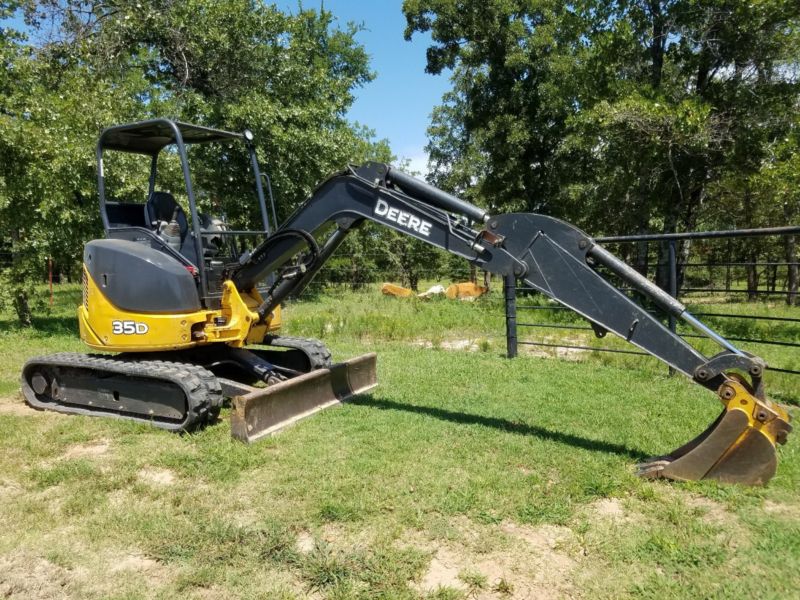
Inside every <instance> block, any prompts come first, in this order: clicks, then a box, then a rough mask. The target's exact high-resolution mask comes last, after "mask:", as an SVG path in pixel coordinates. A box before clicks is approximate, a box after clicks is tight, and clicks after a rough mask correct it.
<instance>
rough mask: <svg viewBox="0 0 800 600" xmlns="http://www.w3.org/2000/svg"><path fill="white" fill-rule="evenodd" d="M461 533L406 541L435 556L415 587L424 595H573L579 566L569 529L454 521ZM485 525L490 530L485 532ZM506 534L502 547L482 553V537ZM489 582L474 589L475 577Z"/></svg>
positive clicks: (537, 599)
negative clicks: (441, 591)
mask: <svg viewBox="0 0 800 600" xmlns="http://www.w3.org/2000/svg"><path fill="white" fill-rule="evenodd" d="M454 527H456V528H457V529H459V530H460V531H461V533H462V534H463V535H465V537H464V539H463V540H462V542H463V543H458V542H457V541H449V540H448V541H442V540H433V541H432V540H421V539H420V535H419V534H411V535H409V536H406V537H405V538H404V539H405V542H406V543H410V544H411V545H414V546H416V547H417V548H419V549H421V550H423V551H426V552H429V553H430V554H431V559H430V563H429V565H428V568H427V570H426V571H425V573H424V574H423V575H422V577H421V578H420V579H419V581H416V582H414V583H413V584H412V587H413V588H414V589H415V590H416V591H417V592H419V593H421V594H427V593H430V592H433V591H435V590H437V589H438V588H453V589H456V590H461V591H463V592H468V593H469V597H470V598H476V599H478V600H489V599H499V598H526V599H532V600H540V599H549V598H569V597H572V596H573V595H574V589H573V585H572V583H571V573H572V571H573V570H574V569H575V567H576V566H577V564H578V557H577V556H578V553H577V552H573V548H574V547H575V546H576V540H575V536H574V534H573V533H572V531H571V530H570V529H568V528H566V527H559V526H556V525H541V526H537V527H532V526H528V525H519V524H517V523H512V522H508V521H507V522H504V523H502V524H500V525H499V526H485V527H480V526H476V525H473V527H472V528H471V529H470V530H468V531H464V524H463V523H461V522H459V523H456V524H454ZM483 529H486V531H483ZM488 537H493V538H498V537H500V538H504V539H505V543H504V544H502V547H499V546H498V547H496V548H493V549H491V550H488V551H483V550H484V548H482V547H481V545H480V544H481V541H482V540H485V539H487V538H488ZM476 576H477V577H478V578H479V579H483V580H484V581H485V585H482V586H480V587H475V584H474V580H475V577H476Z"/></svg>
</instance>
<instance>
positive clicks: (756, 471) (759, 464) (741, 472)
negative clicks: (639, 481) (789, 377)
mask: <svg viewBox="0 0 800 600" xmlns="http://www.w3.org/2000/svg"><path fill="white" fill-rule="evenodd" d="M719 396H720V398H721V399H722V402H723V404H724V405H725V409H724V410H723V411H722V414H720V415H719V417H717V419H716V420H715V421H714V422H713V423H712V424H711V425H710V426H709V427H708V429H706V430H705V431H704V432H703V433H701V434H700V435H699V436H697V437H696V438H695V439H693V440H692V441H690V442H688V443H687V444H684V445H683V446H681V447H680V448H678V449H677V450H675V451H673V452H672V453H670V454H668V455H667V456H661V457H658V458H654V459H651V460H650V461H648V462H646V463H642V464H640V465H639V466H638V474H639V475H640V476H642V477H649V478H659V477H664V478H667V479H674V480H677V481H697V480H701V479H714V480H716V481H720V482H723V483H742V484H745V485H763V484H766V483H767V482H768V481H769V480H770V479H772V476H773V475H774V474H775V469H776V468H777V465H778V459H777V456H776V454H775V444H784V443H786V438H787V436H788V435H789V433H790V432H791V431H792V426H791V425H790V424H789V421H790V420H791V417H790V416H789V414H788V413H787V412H786V411H785V410H784V409H783V408H781V407H780V406H778V405H777V404H774V403H773V402H770V401H769V400H761V399H759V398H756V397H755V396H754V395H753V394H752V393H751V392H750V390H749V389H747V387H746V385H745V384H744V383H742V382H740V381H735V380H729V381H727V382H726V383H725V384H723V385H722V386H721V387H720V391H719Z"/></svg>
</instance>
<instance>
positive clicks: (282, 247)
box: [232, 163, 791, 484]
mask: <svg viewBox="0 0 800 600" xmlns="http://www.w3.org/2000/svg"><path fill="white" fill-rule="evenodd" d="M366 220H369V221H373V222H375V223H379V224H381V225H384V226H386V227H389V228H391V229H394V230H395V231H398V232H400V233H402V234H405V235H410V236H412V237H415V238H417V239H420V240H422V241H424V242H427V243H429V244H431V245H433V246H436V247H438V248H441V249H442V250H445V251H447V252H450V253H453V254H456V255H458V256H461V257H463V258H465V259H466V260H468V261H469V262H471V263H472V264H474V265H475V266H476V267H478V268H480V269H482V270H485V271H488V272H490V273H494V274H498V275H503V276H505V275H513V276H514V277H516V278H517V279H519V280H521V281H522V282H524V284H525V285H527V286H529V287H532V288H534V289H536V290H538V291H539V292H541V293H543V294H545V295H547V296H549V297H550V298H552V299H553V300H556V301H558V302H560V303H561V304H563V305H564V306H567V307H569V308H571V309H572V310H574V311H575V312H577V313H578V314H580V315H581V316H583V317H584V318H586V319H587V320H588V321H589V322H590V323H591V324H592V326H593V328H594V329H595V331H596V332H598V334H599V335H605V333H607V332H611V333H613V334H615V335H617V336H619V337H621V338H622V339H624V340H626V341H627V342H629V343H631V344H633V345H635V346H637V347H639V348H641V349H642V350H644V351H645V352H647V353H648V354H650V355H652V356H654V357H656V358H658V359H660V360H661V361H663V362H664V363H666V364H667V365H669V366H670V367H672V368H673V369H675V370H676V371H678V372H680V373H682V374H684V375H686V376H687V377H689V378H691V379H692V380H693V381H695V382H696V383H698V384H700V385H702V386H703V387H705V388H708V389H709V390H711V391H713V392H715V393H716V394H717V395H718V397H719V399H720V401H721V402H722V404H723V412H722V414H721V415H720V417H719V418H718V419H717V421H716V422H715V423H713V424H712V425H711V426H710V427H709V428H708V429H707V430H706V431H704V432H703V433H702V434H701V435H700V436H698V437H697V438H696V439H694V440H692V441H691V442H689V443H688V444H685V445H684V446H682V447H681V448H679V449H677V450H676V451H674V452H672V453H670V454H668V455H665V456H661V457H658V458H654V459H653V460H651V461H649V462H647V463H645V464H643V465H640V466H639V473H640V474H641V475H643V476H646V477H666V478H671V479H684V480H694V479H704V478H707V479H717V480H720V481H726V482H738V483H748V484H762V483H766V482H767V481H768V480H769V479H770V478H771V477H772V476H773V474H774V472H775V468H776V465H777V459H776V455H775V444H779V443H784V442H785V441H786V437H787V436H788V434H789V432H790V431H791V425H790V424H789V421H790V417H789V415H788V413H787V412H786V411H785V410H784V409H783V408H781V407H780V406H778V405H776V404H775V403H773V402H771V401H769V400H768V399H767V398H766V396H765V394H764V386H763V382H762V377H763V373H764V370H765V368H766V365H765V363H764V362H763V361H762V360H761V359H759V358H757V357H755V356H752V355H750V354H748V353H746V352H743V351H741V350H739V349H738V348H736V347H735V346H733V345H732V344H731V343H729V342H728V341H727V340H725V339H724V338H723V337H722V336H721V335H719V334H718V333H716V332H715V331H713V330H711V329H710V328H708V327H707V326H705V325H703V324H702V323H701V322H700V321H698V320H697V319H696V318H695V317H693V316H692V315H691V314H690V313H689V312H688V311H687V310H686V307H685V306H684V305H683V304H681V303H680V302H679V301H678V300H676V299H675V298H673V297H672V296H670V295H669V294H667V293H666V292H664V291H663V290H661V289H660V288H659V287H657V286H656V285H654V284H653V283H651V282H650V281H649V280H648V279H646V278H645V277H643V276H642V275H640V274H639V273H638V272H636V271H635V270H633V269H632V268H630V267H629V266H628V265H626V264H625V263H623V262H622V261H620V260H619V259H618V258H616V257H615V256H613V255H612V254H611V253H610V252H608V251H607V250H606V249H605V248H603V247H602V246H600V245H599V244H597V243H596V242H595V241H594V240H593V239H592V238H591V237H590V236H589V235H587V234H586V233H584V232H583V231H581V230H580V229H578V228H576V227H574V226H572V225H570V224H568V223H565V222H564V221H561V220H559V219H555V218H552V217H548V216H544V215H538V214H528V213H511V214H502V215H497V216H490V215H489V214H487V213H486V211H484V210H483V209H481V208H479V207H477V206H474V205H471V204H469V203H467V202H465V201H463V200H461V199H459V198H456V197H454V196H451V195H449V194H447V193H446V192H443V191H442V190H439V189H437V188H435V187H433V186H430V185H429V184H427V183H425V182H422V181H419V180H417V179H415V178H414V177H411V176H410V175H408V174H406V173H403V172H402V171H398V170H396V169H394V168H392V167H390V166H388V165H384V164H379V163H367V164H365V165H363V166H361V167H351V168H349V169H348V170H347V171H344V172H342V173H340V174H338V175H335V176H333V177H331V178H330V179H328V180H327V181H325V182H324V183H323V184H322V185H320V186H319V187H318V188H317V190H316V191H315V192H314V194H313V195H312V196H311V198H309V200H307V201H306V202H305V203H304V204H303V205H301V206H300V207H299V208H298V209H297V210H296V211H295V213H294V214H293V215H292V216H291V217H290V218H289V219H288V220H287V222H286V223H285V224H284V225H283V227H281V229H279V230H278V232H276V238H275V239H274V240H271V239H267V240H266V241H265V242H264V244H262V246H261V247H259V248H257V249H256V250H255V251H254V252H253V253H252V255H251V256H250V259H249V260H248V261H245V262H244V263H243V264H242V265H241V267H240V268H239V269H237V271H236V272H235V273H234V274H233V276H232V281H233V282H234V283H235V284H236V286H237V287H238V288H240V289H248V287H250V286H252V285H254V284H255V282H256V281H258V280H260V279H261V278H263V277H264V276H266V275H267V274H268V273H273V272H275V271H276V270H279V269H281V268H282V266H284V265H285V263H286V261H288V260H289V259H290V258H291V257H293V256H295V255H296V254H297V252H298V251H299V250H300V249H301V247H302V243H300V244H299V245H298V239H297V237H296V236H287V237H284V238H283V239H280V238H277V236H278V235H279V234H280V233H281V232H282V231H284V232H288V231H301V232H305V233H310V234H311V235H318V234H319V233H320V232H322V231H324V230H326V229H329V228H330V227H331V225H333V226H334V227H333V233H331V234H330V235H329V236H328V237H327V239H326V240H325V241H324V243H322V244H321V246H320V248H319V252H318V256H317V261H316V262H315V264H314V265H312V266H311V268H309V269H308V270H306V271H305V272H303V273H302V274H295V275H294V276H292V277H290V278H287V279H285V280H283V281H279V282H278V283H277V284H276V285H275V286H273V288H272V290H271V291H270V293H269V294H268V295H267V297H266V298H265V300H264V302H263V304H262V305H261V306H260V307H259V308H258V310H257V312H258V313H259V314H260V315H262V316H263V315H267V314H269V313H270V311H272V310H274V309H275V307H277V306H278V305H279V304H280V303H281V302H282V301H283V300H284V299H285V298H286V297H287V296H288V295H289V294H296V293H297V292H299V291H300V290H301V289H302V288H304V287H305V286H306V285H307V284H308V283H309V282H310V281H311V279H312V278H313V277H314V275H315V273H316V272H317V271H318V270H319V268H321V266H322V265H323V264H324V263H325V261H326V260H327V258H328V257H329V256H330V255H331V254H332V253H333V252H334V251H335V249H336V248H337V247H338V246H339V244H341V242H342V241H343V239H344V237H345V236H346V234H347V232H349V231H350V230H352V229H353V228H354V227H357V226H358V225H360V224H361V223H362V222H364V221H366ZM602 269H605V270H607V271H609V272H611V273H613V274H614V275H615V276H616V277H617V278H619V279H620V280H622V281H623V282H624V283H626V284H627V285H629V286H630V287H631V288H633V289H635V290H636V291H637V292H638V294H639V295H640V296H643V297H644V298H646V299H648V300H650V301H651V302H652V303H654V304H655V305H656V306H658V307H659V308H660V309H661V310H662V311H663V312H664V313H665V314H667V315H671V316H673V317H675V318H677V319H681V320H683V321H684V322H685V323H686V324H688V325H689V326H691V327H693V328H694V329H696V330H698V331H699V332H700V333H702V334H704V335H705V336H706V337H708V338H709V339H711V340H712V341H714V342H716V343H717V344H718V345H719V346H720V350H719V352H718V353H717V354H715V355H713V356H705V355H704V354H702V353H701V352H700V351H698V350H697V349H696V348H694V347H693V346H692V345H690V344H689V343H688V342H686V341H685V340H684V339H683V338H682V337H680V336H679V335H677V334H676V333H675V332H673V331H671V330H670V329H669V328H667V327H666V326H665V325H664V324H663V323H662V322H661V321H659V319H658V318H656V316H654V315H653V314H651V312H650V311H648V310H647V309H646V308H645V307H643V306H642V305H640V304H638V303H637V302H635V301H634V300H633V299H632V298H631V297H629V296H628V295H626V294H625V293H624V292H622V291H621V290H619V289H618V288H617V287H615V286H614V285H612V284H611V283H610V282H609V280H608V279H607V278H606V277H604V276H603V275H602V274H601V272H600V271H601V270H602ZM743 375H744V376H743ZM745 376H746V378H745Z"/></svg>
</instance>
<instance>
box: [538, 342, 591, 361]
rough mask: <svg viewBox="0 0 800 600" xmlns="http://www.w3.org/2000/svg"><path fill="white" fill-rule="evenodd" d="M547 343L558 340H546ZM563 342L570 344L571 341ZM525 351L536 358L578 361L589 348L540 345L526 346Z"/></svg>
mask: <svg viewBox="0 0 800 600" xmlns="http://www.w3.org/2000/svg"><path fill="white" fill-rule="evenodd" d="M547 343H548V344H557V343H559V342H550V341H548V342H547ZM562 343H564V344H572V342H562ZM526 348H527V349H526V353H527V354H530V355H531V356H536V357H538V358H561V359H563V360H571V361H579V360H581V359H582V358H583V357H584V356H585V355H586V354H588V352H589V350H582V349H580V348H561V347H542V346H526Z"/></svg>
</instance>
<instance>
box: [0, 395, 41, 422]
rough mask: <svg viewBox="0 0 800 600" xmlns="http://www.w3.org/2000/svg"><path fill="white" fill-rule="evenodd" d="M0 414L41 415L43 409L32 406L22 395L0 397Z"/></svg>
mask: <svg viewBox="0 0 800 600" xmlns="http://www.w3.org/2000/svg"><path fill="white" fill-rule="evenodd" d="M0 414H3V415H14V416H18V417H30V416H32V415H41V414H42V411H41V410H36V409H35V408H31V407H30V406H29V405H27V404H25V401H24V400H23V399H22V397H20V396H17V397H15V398H0Z"/></svg>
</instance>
